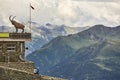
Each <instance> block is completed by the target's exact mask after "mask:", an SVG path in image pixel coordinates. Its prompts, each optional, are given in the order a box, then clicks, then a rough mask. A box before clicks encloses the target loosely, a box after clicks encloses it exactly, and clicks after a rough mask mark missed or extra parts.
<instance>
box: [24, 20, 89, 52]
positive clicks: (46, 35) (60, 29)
mask: <svg viewBox="0 0 120 80" xmlns="http://www.w3.org/2000/svg"><path fill="white" fill-rule="evenodd" d="M87 28H89V27H70V26H66V25H54V24H51V23H46V24H44V25H39V24H38V23H35V22H32V31H31V32H32V42H28V43H27V44H26V46H27V47H28V48H29V52H28V53H32V52H33V51H35V50H37V49H39V48H40V47H42V46H43V45H44V44H46V43H48V42H49V41H50V40H52V39H53V38H55V37H57V36H59V35H64V36H65V35H68V34H74V33H77V32H80V31H83V30H85V29H87Z"/></svg>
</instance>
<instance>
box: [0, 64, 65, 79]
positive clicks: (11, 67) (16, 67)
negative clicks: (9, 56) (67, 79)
mask: <svg viewBox="0 0 120 80" xmlns="http://www.w3.org/2000/svg"><path fill="white" fill-rule="evenodd" d="M33 69H34V64H33V63H31V62H30V63H29V62H9V63H4V62H0V80H64V79H61V78H55V77H49V76H44V75H38V74H34V73H33Z"/></svg>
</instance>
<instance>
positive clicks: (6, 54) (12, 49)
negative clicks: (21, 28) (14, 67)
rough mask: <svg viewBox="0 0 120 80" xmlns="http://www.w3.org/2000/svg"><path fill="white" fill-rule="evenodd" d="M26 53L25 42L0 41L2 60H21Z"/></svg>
mask: <svg viewBox="0 0 120 80" xmlns="http://www.w3.org/2000/svg"><path fill="white" fill-rule="evenodd" d="M24 53H25V42H21V41H0V62H19V61H21V58H24Z"/></svg>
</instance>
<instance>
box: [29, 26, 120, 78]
mask: <svg viewBox="0 0 120 80" xmlns="http://www.w3.org/2000/svg"><path fill="white" fill-rule="evenodd" d="M27 58H28V59H29V60H31V61H33V62H35V64H36V66H39V67H40V69H41V73H43V74H47V75H52V76H57V77H63V78H68V79H72V80H85V79H89V80H101V79H102V80H106V79H109V80H118V79H119V78H120V77H119V75H120V72H119V66H120V60H119V58H120V26H117V27H113V28H110V27H106V26H104V25H95V26H93V27H92V28H90V29H87V30H85V31H82V32H79V33H77V34H73V35H68V36H59V37H57V38H55V39H53V40H51V41H50V42H49V43H48V44H46V45H44V46H42V48H40V49H38V50H36V51H35V52H34V53H32V54H31V55H29V56H27Z"/></svg>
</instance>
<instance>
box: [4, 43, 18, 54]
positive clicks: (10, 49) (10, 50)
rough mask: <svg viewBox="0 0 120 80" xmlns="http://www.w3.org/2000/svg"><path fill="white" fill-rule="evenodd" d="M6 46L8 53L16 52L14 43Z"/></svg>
mask: <svg viewBox="0 0 120 80" xmlns="http://www.w3.org/2000/svg"><path fill="white" fill-rule="evenodd" d="M6 46H7V51H8V52H15V51H16V45H15V43H8V44H7V45H6Z"/></svg>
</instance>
